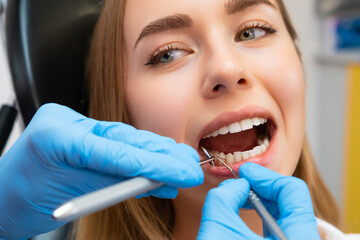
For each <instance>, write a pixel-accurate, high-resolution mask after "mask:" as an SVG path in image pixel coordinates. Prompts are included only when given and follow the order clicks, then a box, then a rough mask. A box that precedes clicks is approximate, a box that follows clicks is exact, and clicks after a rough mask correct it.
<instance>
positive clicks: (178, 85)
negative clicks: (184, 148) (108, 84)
mask: <svg viewBox="0 0 360 240" xmlns="http://www.w3.org/2000/svg"><path fill="white" fill-rule="evenodd" d="M179 76H182V77H179ZM130 79H131V81H130ZM185 79H186V77H185V76H184V75H181V74H171V76H169V75H167V76H142V77H141V78H140V79H137V78H136V77H131V76H129V79H127V80H125V99H126V105H127V108H128V111H129V115H130V121H131V124H132V125H134V126H135V127H136V128H138V129H143V130H148V131H152V132H155V133H157V134H160V135H163V136H168V137H171V138H174V139H175V140H177V141H183V136H184V131H185V129H186V122H187V121H186V119H187V118H188V115H189V114H190V112H191V99H192V95H193V93H192V92H191V91H189V89H191V88H190V87H189V86H187V85H188V82H187V81H186V80H185Z"/></svg>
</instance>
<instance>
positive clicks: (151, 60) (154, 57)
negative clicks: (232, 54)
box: [145, 21, 276, 66]
mask: <svg viewBox="0 0 360 240" xmlns="http://www.w3.org/2000/svg"><path fill="white" fill-rule="evenodd" d="M256 28H260V29H263V30H265V31H266V33H267V34H274V33H276V30H275V29H274V28H273V27H272V26H271V25H270V24H269V23H268V22H264V21H252V22H246V23H244V24H242V25H241V26H240V27H239V28H238V29H237V31H236V34H235V36H236V37H235V41H237V42H238V41H241V40H238V36H239V35H240V34H241V33H243V32H244V31H247V30H249V29H256ZM260 38H262V37H260ZM175 50H179V51H187V50H186V49H184V48H180V47H177V46H174V45H167V46H164V47H162V48H159V49H157V50H156V51H155V52H154V53H153V54H150V55H149V57H148V61H147V63H145V65H146V66H147V65H150V66H156V65H157V64H159V63H160V60H159V58H160V57H161V56H163V55H164V54H165V53H168V52H171V51H175Z"/></svg>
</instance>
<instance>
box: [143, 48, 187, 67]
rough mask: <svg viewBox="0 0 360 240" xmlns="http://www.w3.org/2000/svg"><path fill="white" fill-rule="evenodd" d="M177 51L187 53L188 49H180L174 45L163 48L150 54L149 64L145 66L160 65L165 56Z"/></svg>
mask: <svg viewBox="0 0 360 240" xmlns="http://www.w3.org/2000/svg"><path fill="white" fill-rule="evenodd" d="M175 50H180V51H186V49H184V48H180V47H177V46H174V45H167V46H164V47H161V48H159V49H157V50H156V51H155V52H154V53H153V54H150V55H149V57H148V59H149V60H148V62H147V63H146V64H145V65H156V64H158V63H160V61H159V58H160V57H161V56H162V55H163V54H165V53H168V52H170V51H175Z"/></svg>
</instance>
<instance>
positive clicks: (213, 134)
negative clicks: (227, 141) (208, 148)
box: [211, 131, 219, 137]
mask: <svg viewBox="0 0 360 240" xmlns="http://www.w3.org/2000/svg"><path fill="white" fill-rule="evenodd" d="M217 135H219V131H214V132H213V133H211V136H212V137H216V136H217Z"/></svg>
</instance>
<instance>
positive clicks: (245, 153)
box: [241, 151, 250, 160]
mask: <svg viewBox="0 0 360 240" xmlns="http://www.w3.org/2000/svg"><path fill="white" fill-rule="evenodd" d="M249 157H250V154H249V151H245V152H241V158H242V160H246V159H248V158H249Z"/></svg>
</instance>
